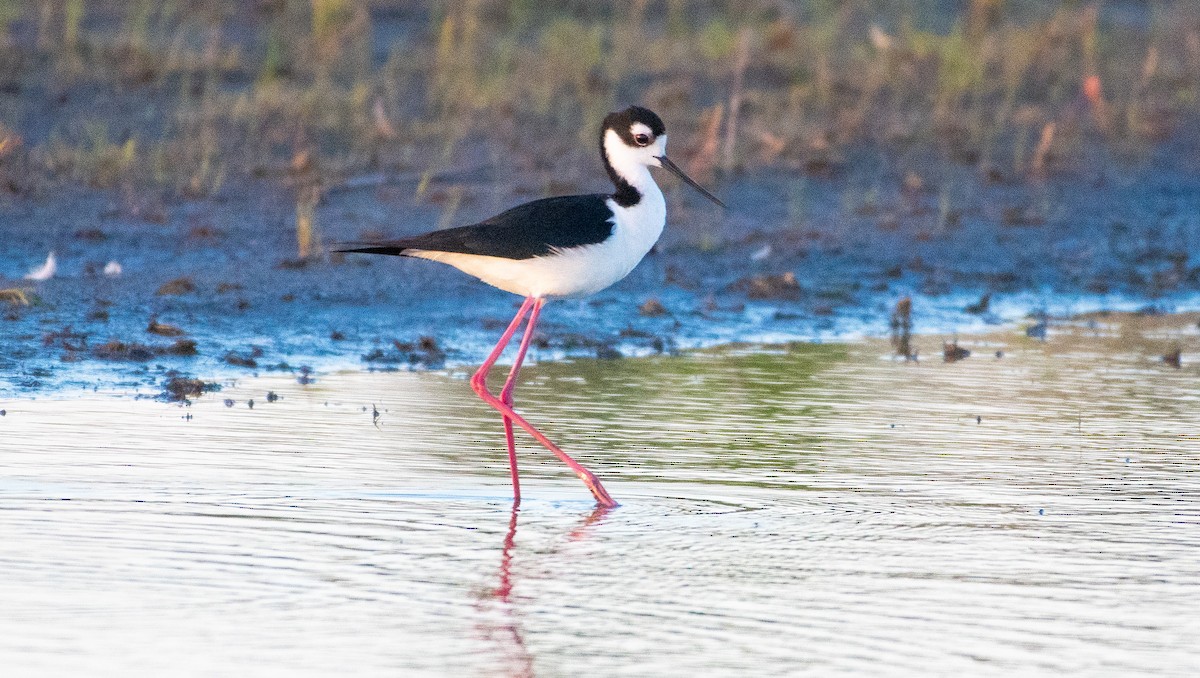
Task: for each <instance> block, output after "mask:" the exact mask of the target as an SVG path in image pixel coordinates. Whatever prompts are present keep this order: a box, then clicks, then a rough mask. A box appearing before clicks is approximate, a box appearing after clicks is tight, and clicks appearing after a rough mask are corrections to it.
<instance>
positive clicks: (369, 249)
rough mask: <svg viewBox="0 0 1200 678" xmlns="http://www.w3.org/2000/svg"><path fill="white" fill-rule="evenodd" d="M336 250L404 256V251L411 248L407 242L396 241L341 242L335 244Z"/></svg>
mask: <svg viewBox="0 0 1200 678" xmlns="http://www.w3.org/2000/svg"><path fill="white" fill-rule="evenodd" d="M333 247H334V249H333V251H334V252H344V253H358V254H390V255H392V256H397V257H399V256H404V253H405V252H406V251H407V250H409V249H411V247H409V246H408V244H407V243H404V242H401V241H396V242H341V243H337V244H335V245H334V246H333Z"/></svg>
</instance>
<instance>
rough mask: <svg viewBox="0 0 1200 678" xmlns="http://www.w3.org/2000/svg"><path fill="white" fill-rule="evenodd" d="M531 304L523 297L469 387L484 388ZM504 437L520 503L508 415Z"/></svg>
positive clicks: (517, 499) (510, 423)
mask: <svg viewBox="0 0 1200 678" xmlns="http://www.w3.org/2000/svg"><path fill="white" fill-rule="evenodd" d="M533 304H534V300H533V297H527V298H526V299H525V303H523V304H521V308H520V310H518V311H517V314H516V315H515V316H513V319H512V322H510V323H509V324H508V329H506V330H504V334H503V335H501V337H500V341H498V342H496V347H495V348H494V349H492V353H491V355H489V356H488V357H487V360H484V361H483V364H482V365H480V366H479V369H478V370H476V371H475V374H474V375H473V376H472V377H471V388H476V386H475V383H476V382H477V381H478V382H480V383H484V384H485V388H486V382H487V374H488V372H490V371H491V369H492V366H493V365H495V364H496V361H497V360H499V359H500V356H501V355H503V353H504V349H505V348H507V347H508V342H509V341H512V336H513V335H514V334H516V332H517V328H518V327H520V326H521V320H522V319H524V317H525V314H526V313H528V312H529V309H530V308H531V307H532V306H533ZM476 391H478V389H476ZM504 438H505V440H506V441H507V442H508V468H509V470H510V471H511V473H512V484H513V504H514V505H515V504H520V503H521V479H520V477H519V475H518V474H517V445H516V441H515V440H513V430H512V421H511V420H509V418H508V417H505V418H504Z"/></svg>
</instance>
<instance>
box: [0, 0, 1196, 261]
mask: <svg viewBox="0 0 1200 678" xmlns="http://www.w3.org/2000/svg"><path fill="white" fill-rule="evenodd" d="M942 5H945V3H938V2H933V1H931V0H905V1H901V2H894V1H890V0H889V1H887V2H884V1H883V0H844V1H840V2H839V1H834V0H808V1H806V2H795V3H777V2H767V1H765V0H761V1H760V0H751V1H750V2H740V1H739V2H733V1H730V0H706V1H703V2H700V1H697V0H666V1H665V2H655V3H650V2H646V1H645V0H639V1H636V2H631V3H583V2H573V3H567V4H566V6H565V7H555V8H554V9H550V8H549V7H548V6H546V5H543V4H542V3H536V2H531V1H530V0H507V1H501V0H493V1H486V0H472V1H468V2H429V3H425V4H416V3H409V2H398V1H395V0H377V1H375V2H369V3H359V2H349V1H348V0H308V1H304V2H301V1H296V0H275V1H271V2H255V3H228V2H223V1H217V0H195V1H192V2H180V1H178V0H162V1H151V0H132V1H128V2H124V1H122V2H115V1H107V0H36V1H22V0H0V64H3V65H2V66H0V178H2V179H3V182H0V188H2V189H3V190H4V191H5V192H8V193H10V194H12V193H17V194H20V193H23V192H28V191H36V190H37V189H38V187H39V185H43V184H42V182H44V181H46V180H51V181H52V180H56V179H69V180H76V181H81V182H86V183H88V184H92V185H95V186H99V187H114V188H121V187H126V188H127V187H137V186H152V187H159V188H167V189H170V190H171V191H173V192H176V193H177V194H180V195H183V196H197V195H204V194H208V193H212V192H214V191H220V190H222V189H223V188H224V187H226V186H227V185H228V184H229V182H230V181H231V180H232V181H235V182H241V181H243V180H245V179H247V178H251V177H258V178H267V179H274V180H278V181H280V182H283V183H287V184H289V185H295V186H297V188H298V193H299V194H300V195H301V196H302V197H301V198H300V199H299V200H298V203H299V204H301V207H300V209H299V212H301V214H300V215H299V218H298V221H301V222H306V221H307V220H306V219H305V218H304V214H303V213H304V212H305V211H306V210H307V209H308V208H307V207H305V206H304V205H306V204H308V203H311V202H312V200H311V195H310V189H311V188H312V187H314V186H316V187H328V186H331V185H334V184H336V183H337V182H339V181H344V180H346V179H347V178H348V177H352V176H357V175H363V174H367V173H376V172H387V171H406V172H415V173H417V174H419V175H424V176H426V177H428V176H430V175H432V174H433V173H436V172H438V171H441V170H443V169H445V167H446V166H447V165H448V161H449V160H450V159H451V158H453V157H455V156H456V155H461V154H465V153H468V152H469V151H470V150H471V149H476V150H480V149H481V150H482V152H483V154H484V155H485V156H487V155H490V156H491V157H493V158H495V157H499V156H505V157H513V156H514V155H515V156H516V162H518V163H523V164H526V165H529V166H536V165H538V163H540V162H543V161H544V160H545V158H547V157H551V156H554V155H559V154H564V153H575V152H578V150H577V149H578V147H579V146H580V145H581V144H580V135H581V134H582V135H583V140H584V141H587V142H588V144H589V145H590V143H591V130H592V129H593V128H594V126H595V124H596V123H597V122H598V121H599V119H600V118H601V117H602V116H603V114H604V113H605V112H606V111H608V110H609V109H611V108H612V107H614V106H616V105H619V104H620V103H623V102H628V101H633V100H636V101H639V102H643V103H646V104H647V105H650V106H652V107H654V108H655V109H656V110H659V111H660V112H662V113H664V114H666V116H667V117H668V118H669V119H670V120H671V121H672V129H673V131H676V130H678V133H677V134H675V135H674V136H675V137H677V138H679V139H686V140H688V141H687V144H688V145H689V147H687V148H684V149H683V150H684V153H683V157H685V158H686V159H688V160H689V161H690V163H691V165H692V169H694V170H696V171H697V172H699V173H700V174H702V175H703V174H711V173H712V172H722V171H724V172H729V171H734V170H737V169H739V168H755V167H771V166H782V167H786V168H790V169H797V170H800V171H807V172H812V173H817V174H822V173H828V172H836V171H838V168H839V167H840V166H841V165H842V164H843V162H844V159H843V156H844V154H845V153H846V152H847V149H848V148H851V147H853V146H854V145H855V144H860V143H864V142H865V143H871V144H878V145H882V146H885V147H887V148H889V149H893V150H895V151H897V152H900V153H906V152H911V151H912V150H913V149H914V148H918V149H929V150H930V151H932V152H936V153H937V154H938V156H939V157H941V158H944V159H947V160H950V161H953V162H955V163H959V164H967V165H971V166H975V167H978V168H979V170H980V172H981V173H983V174H984V175H985V176H991V177H994V178H999V177H1016V178H1023V177H1031V176H1035V175H1039V174H1044V173H1047V172H1054V171H1056V170H1059V169H1061V168H1069V167H1070V166H1071V165H1072V163H1075V162H1080V161H1083V160H1085V159H1086V156H1087V149H1088V147H1089V145H1090V144H1089V142H1091V141H1099V142H1102V143H1104V144H1106V145H1109V146H1112V147H1114V148H1117V149H1119V150H1121V151H1129V152H1133V151H1137V150H1138V149H1140V148H1145V147H1146V145H1147V144H1150V143H1153V142H1156V141H1160V140H1162V139H1165V138H1168V137H1170V136H1171V135H1172V134H1173V133H1174V132H1175V131H1176V130H1177V128H1179V126H1180V125H1181V124H1183V122H1184V121H1186V120H1188V119H1189V117H1190V116H1193V115H1194V113H1195V112H1196V107H1197V94H1198V92H1200V6H1198V5H1197V3H1194V2H1190V1H1189V0H1163V1H1162V2H1155V3H1140V2H1139V3H1133V2H1115V1H1114V2H1104V3H1101V2H1061V3H1059V2H1040V1H1038V2H1031V1H1022V0H964V1H963V2H960V3H956V5H957V7H958V9H957V10H947V9H945V8H943V7H942ZM531 139H532V140H536V143H533V144H531V143H529V142H530V140H531ZM426 187H427V182H423V183H421V184H420V187H419V188H418V191H422V190H424V189H425V188H426ZM305 196H307V197H305ZM308 228H309V229H311V224H310V225H309V227H308ZM313 237H314V236H313V235H312V234H311V232H310V233H309V234H308V235H307V236H303V235H302V238H301V243H300V249H301V250H302V251H301V254H302V255H303V254H305V250H307V249H308V248H311V247H312V246H313V245H314V244H315V243H314V242H313V241H312V238H313Z"/></svg>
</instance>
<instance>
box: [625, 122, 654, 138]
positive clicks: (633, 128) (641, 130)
mask: <svg viewBox="0 0 1200 678" xmlns="http://www.w3.org/2000/svg"><path fill="white" fill-rule="evenodd" d="M629 133H630V134H632V135H633V136H635V137H636V136H637V135H639V134H645V135H646V136H648V137H653V136H654V132H652V131H650V128H649V127H647V126H645V125H643V124H642V123H640V122H635V123H633V124H632V125H630V126H629Z"/></svg>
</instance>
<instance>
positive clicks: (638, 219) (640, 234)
mask: <svg viewBox="0 0 1200 678" xmlns="http://www.w3.org/2000/svg"><path fill="white" fill-rule="evenodd" d="M646 177H647V178H648V177H649V172H647V173H646ZM640 190H641V192H642V199H641V200H640V201H639V202H638V204H636V205H634V206H633V207H630V208H625V207H620V206H619V205H617V204H615V203H614V202H613V201H612V200H611V199H610V200H609V201H608V206H609V207H610V208H611V209H612V210H613V215H614V217H613V221H614V222H615V223H614V226H613V233H612V235H611V236H609V238H608V239H607V240H605V241H604V242H602V243H598V244H595V245H585V246H582V247H571V248H568V249H565V250H556V251H554V252H551V253H550V254H547V255H545V256H540V257H534V258H532V259H505V258H503V257H488V256H482V255H478V254H459V253H455V252H432V251H427V250H409V251H407V252H405V254H407V255H411V256H414V257H421V258H422V259H430V260H433V261H440V262H442V263H444V264H449V265H451V266H453V267H455V268H457V269H459V270H460V271H463V272H464V273H468V274H470V275H473V276H475V277H476V278H479V279H480V280H482V281H483V282H485V283H487V284H489V285H492V286H493V287H499V288H500V289H502V290H504V291H506V292H512V293H513V294H519V295H521V296H526V297H573V296H582V295H587V294H593V293H595V292H599V291H600V290H602V289H604V288H606V287H608V286H609V285H612V284H613V283H615V282H617V281H618V280H620V279H622V278H624V277H625V276H627V275H629V272H630V271H632V270H633V268H634V267H635V266H637V265H638V262H640V261H641V260H642V258H643V257H645V256H646V253H647V252H649V251H650V248H651V247H653V246H654V243H655V242H657V241H658V237H659V236H660V235H662V230H663V225H664V224H665V223H666V202H665V201H664V200H663V195H662V192H661V191H660V190H659V189H658V186H655V185H654V183H653V181H650V182H649V187H646V188H641V189H640Z"/></svg>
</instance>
